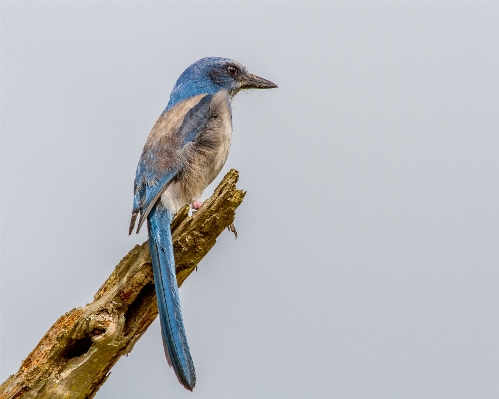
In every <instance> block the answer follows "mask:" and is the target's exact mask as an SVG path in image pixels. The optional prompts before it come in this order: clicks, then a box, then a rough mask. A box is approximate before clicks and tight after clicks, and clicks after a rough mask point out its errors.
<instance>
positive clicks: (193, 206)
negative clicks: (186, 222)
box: [191, 201, 203, 211]
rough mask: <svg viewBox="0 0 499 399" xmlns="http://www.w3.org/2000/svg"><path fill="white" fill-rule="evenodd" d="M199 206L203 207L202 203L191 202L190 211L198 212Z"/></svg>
mask: <svg viewBox="0 0 499 399" xmlns="http://www.w3.org/2000/svg"><path fill="white" fill-rule="evenodd" d="M201 205H203V203H202V202H201V201H192V204H191V206H192V209H194V210H196V211H197V210H198V209H199V208H201Z"/></svg>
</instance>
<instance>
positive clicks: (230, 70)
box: [227, 65, 237, 75]
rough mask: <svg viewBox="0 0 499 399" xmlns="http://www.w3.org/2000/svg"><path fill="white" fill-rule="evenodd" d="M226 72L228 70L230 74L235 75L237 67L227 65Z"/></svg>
mask: <svg viewBox="0 0 499 399" xmlns="http://www.w3.org/2000/svg"><path fill="white" fill-rule="evenodd" d="M227 72H229V73H230V74H231V75H235V74H236V73H237V68H236V67H235V66H232V65H229V66H228V67H227Z"/></svg>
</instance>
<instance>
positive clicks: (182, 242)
mask: <svg viewBox="0 0 499 399" xmlns="http://www.w3.org/2000/svg"><path fill="white" fill-rule="evenodd" d="M238 177H239V174H238V172H237V171H236V170H234V169H232V170H231V171H230V172H229V173H227V175H226V176H225V177H224V179H223V180H222V182H221V183H220V184H219V186H218V187H217V189H216V190H215V192H214V193H213V195H212V196H211V197H210V198H209V199H208V200H207V201H206V202H205V203H204V204H203V206H202V207H201V209H199V211H197V212H195V213H194V215H193V216H188V211H189V207H188V206H185V207H184V208H182V209H181V210H180V211H179V213H178V214H177V215H176V217H175V219H174V220H173V222H172V232H173V247H174V251H175V261H176V267H177V281H178V285H179V286H180V285H181V284H182V283H183V282H184V280H185V279H186V278H187V277H188V276H189V274H191V273H192V271H193V270H194V269H195V268H196V267H197V265H198V263H199V262H200V260H201V259H202V258H203V257H204V256H205V255H206V254H207V253H208V251H209V250H210V249H211V248H212V247H213V245H215V242H216V239H217V237H218V236H219V235H220V233H221V232H222V231H223V230H224V229H226V228H228V227H229V226H231V228H232V229H233V224H232V223H233V222H234V216H235V210H236V208H237V207H238V206H239V205H240V204H241V202H242V201H243V198H244V195H245V192H244V191H242V190H238V189H237V188H236V182H237V180H238ZM233 231H235V229H234V230H233ZM150 262H151V259H150V255H149V248H148V245H147V242H145V243H143V244H142V245H137V246H135V248H133V249H132V250H131V251H130V252H129V253H128V254H127V255H126V256H125V257H124V258H123V259H122V260H121V262H120V263H119V264H118V265H117V266H116V268H115V269H114V271H113V272H112V273H111V275H110V276H109V278H108V279H107V280H106V282H105V283H104V284H103V285H102V287H101V288H100V289H99V291H98V292H97V293H96V294H95V296H94V301H93V302H92V303H89V304H88V305H86V306H85V307H83V308H76V309H72V310H70V311H69V312H68V313H66V314H64V315H63V316H61V317H60V318H59V319H58V320H57V321H56V322H55V324H54V325H53V326H52V327H51V328H50V329H49V331H48V332H47V333H46V334H45V335H44V337H43V338H42V339H41V340H40V342H39V343H38V345H37V346H36V347H35V349H33V351H32V352H31V353H30V354H29V356H28V357H27V358H26V359H25V360H24V361H23V362H22V364H21V367H20V369H19V371H18V372H17V373H16V374H14V375H11V376H10V377H9V378H8V379H7V380H6V381H5V382H4V383H3V384H2V385H1V386H0V399H14V398H23V399H25V398H26V399H27V398H38V399H45V398H47V399H48V398H50V399H63V398H64V399H83V398H92V397H94V396H95V394H96V393H97V391H98V389H99V388H100V387H101V386H102V384H104V382H105V381H106V379H107V377H108V375H109V371H110V370H111V368H112V367H113V366H114V364H115V363H116V362H117V361H118V359H119V358H120V357H121V356H123V355H126V354H127V353H129V352H130V351H131V350H132V349H133V346H134V345H135V343H136V342H137V341H138V340H139V338H140V337H141V336H142V334H144V332H145V331H146V330H147V327H149V326H150V325H151V323H152V322H153V320H154V319H155V318H156V316H157V312H158V310H157V306H156V294H155V290H154V279H153V273H152V268H151V263H150Z"/></svg>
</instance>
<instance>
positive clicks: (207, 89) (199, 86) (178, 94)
mask: <svg viewBox="0 0 499 399" xmlns="http://www.w3.org/2000/svg"><path fill="white" fill-rule="evenodd" d="M220 90H223V88H222V87H221V86H219V85H217V84H215V83H214V82H213V81H208V82H197V83H196V84H192V83H190V84H189V83H187V82H186V83H184V82H177V84H176V85H175V87H174V88H173V91H172V94H171V95H170V101H169V102H168V105H167V106H166V108H165V111H167V110H169V109H170V108H172V107H174V106H175V105H177V104H178V103H179V102H181V101H183V100H185V99H187V98H191V97H194V96H197V95H199V94H213V95H215V94H216V93H218V92H219V91H220Z"/></svg>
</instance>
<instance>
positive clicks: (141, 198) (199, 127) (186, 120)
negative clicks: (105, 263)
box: [129, 57, 277, 391]
mask: <svg viewBox="0 0 499 399" xmlns="http://www.w3.org/2000/svg"><path fill="white" fill-rule="evenodd" d="M274 87H277V86H276V85H275V84H274V83H272V82H270V81H268V80H266V79H263V78H260V77H258V76H255V75H253V74H251V73H249V72H248V71H247V70H246V68H245V67H244V66H243V65H241V64H240V63H238V62H236V61H233V60H230V59H227V58H219V57H208V58H202V59H200V60H199V61H196V62H195V63H194V64H192V65H191V66H189V67H188V68H187V69H186V70H185V71H184V72H183V73H182V75H180V77H179V78H178V80H177V83H176V84H175V87H174V88H173V91H172V93H171V95H170V101H169V103H168V105H167V107H166V109H165V110H164V111H163V113H162V114H161V116H160V117H159V119H158V120H157V122H156V124H155V125H154V127H153V128H152V131H151V133H150V134H149V137H148V138H147V140H146V143H145V145H144V149H143V151H142V155H141V157H140V160H139V164H138V165H137V173H136V176H135V184H134V199H133V210H132V219H131V221H130V230H129V234H131V233H132V231H133V229H134V226H135V220H136V218H137V215H140V217H139V222H138V226H137V233H138V232H139V230H140V228H141V226H142V224H143V223H144V221H145V220H147V225H148V229H149V249H150V251H151V259H152V267H153V272H154V282H155V287H156V297H157V300H158V311H159V319H160V322H161V332H162V338H163V347H164V350H165V355H166V358H167V360H168V364H169V365H170V366H172V367H173V370H174V371H175V374H176V375H177V378H178V380H179V382H180V383H181V384H182V385H183V386H184V387H185V388H186V389H188V390H190V391H192V390H193V388H194V386H195V385H196V373H195V371H194V364H193V362H192V358H191V354H190V351H189V345H188V344H187V338H186V335H185V330H184V324H183V321H182V312H181V310H180V302H179V296H178V286H177V279H176V275H175V260H174V257H173V247H172V236H171V232H170V224H171V221H172V219H173V216H174V215H175V213H176V212H177V211H178V210H179V209H180V208H181V207H182V206H184V205H185V204H191V205H192V207H193V208H194V209H199V207H200V206H201V195H202V193H203V191H204V189H205V188H206V187H207V186H208V185H209V184H210V183H211V182H212V181H213V179H215V177H216V176H217V175H218V173H219V172H220V170H221V169H222V167H223V165H224V163H225V160H226V159H227V156H228V154H229V148H230V142H231V136H232V110H231V100H232V98H233V97H234V96H235V95H236V94H237V93H238V92H239V91H240V90H243V89H270V88H274Z"/></svg>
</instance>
